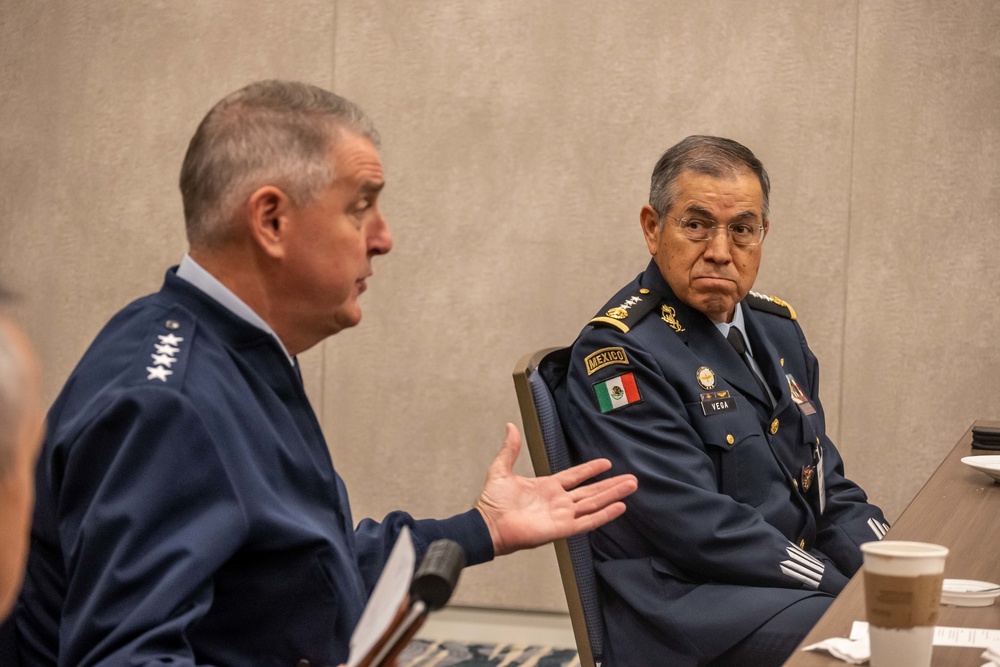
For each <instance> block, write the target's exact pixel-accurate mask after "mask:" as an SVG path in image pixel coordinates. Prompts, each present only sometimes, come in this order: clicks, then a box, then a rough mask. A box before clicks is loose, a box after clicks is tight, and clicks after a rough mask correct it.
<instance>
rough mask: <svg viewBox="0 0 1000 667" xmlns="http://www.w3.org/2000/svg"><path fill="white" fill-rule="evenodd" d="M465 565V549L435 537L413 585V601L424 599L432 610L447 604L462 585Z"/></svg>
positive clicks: (411, 589)
mask: <svg viewBox="0 0 1000 667" xmlns="http://www.w3.org/2000/svg"><path fill="white" fill-rule="evenodd" d="M464 567H465V550H464V549H463V548H462V546H461V545H460V544H458V542H454V541H452V540H434V541H433V542H431V545H430V546H429V547H427V553H426V554H424V559H423V560H422V561H421V562H420V567H418V568H417V571H416V573H415V574H414V575H413V582H412V583H411V584H410V600H411V601H416V600H420V601H422V602H423V603H424V604H425V605H427V609H428V611H437V610H438V609H440V608H441V607H443V606H444V605H445V604H446V603H447V602H448V599H449V598H450V597H451V594H452V593H453V592H454V590H455V586H457V585H458V575H459V574H461V573H462V568H464Z"/></svg>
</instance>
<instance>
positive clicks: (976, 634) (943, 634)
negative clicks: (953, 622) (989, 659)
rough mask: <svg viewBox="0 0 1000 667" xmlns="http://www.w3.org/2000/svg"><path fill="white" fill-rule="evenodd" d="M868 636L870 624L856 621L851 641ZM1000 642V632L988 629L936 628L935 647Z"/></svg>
mask: <svg viewBox="0 0 1000 667" xmlns="http://www.w3.org/2000/svg"><path fill="white" fill-rule="evenodd" d="M867 636H868V623H866V622H865V621H854V625H852V626H851V639H855V640H856V639H860V638H862V637H867ZM996 642H1000V630H990V629H987V628H950V627H947V626H943V625H939V626H937V627H936V628H934V645H935V646H972V647H975V648H986V647H987V646H989V645H990V644H994V643H996Z"/></svg>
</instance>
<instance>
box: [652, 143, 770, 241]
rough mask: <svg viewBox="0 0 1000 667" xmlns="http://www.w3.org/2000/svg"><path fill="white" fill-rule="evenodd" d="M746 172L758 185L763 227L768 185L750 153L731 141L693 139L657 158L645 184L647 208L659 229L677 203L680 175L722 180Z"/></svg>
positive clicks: (761, 170)
mask: <svg viewBox="0 0 1000 667" xmlns="http://www.w3.org/2000/svg"><path fill="white" fill-rule="evenodd" d="M745 169H749V170H750V171H751V172H753V174H754V175H755V176H756V177H757V180H759V181H760V189H761V192H762V193H763V195H764V198H763V206H762V208H763V211H762V212H761V213H762V215H763V216H764V220H763V222H764V223H765V224H766V223H767V221H768V215H769V213H770V205H769V197H770V193H771V181H770V179H768V177H767V171H766V170H765V169H764V165H763V164H762V163H761V161H760V160H758V159H757V156H755V155H754V154H753V152H752V151H751V150H750V149H749V148H747V147H746V146H744V145H743V144H740V143H738V142H736V141H733V140H732V139H724V138H722V137H710V136H700V135H694V136H690V137H688V138H686V139H684V140H683V141H681V142H680V143H678V144H676V145H674V146H672V147H670V148H668V149H667V152H666V153H664V154H663V155H662V156H660V159H659V161H658V162H657V163H656V166H655V167H653V175H652V178H651V179H650V184H649V205H650V206H651V207H652V208H653V210H654V211H656V214H657V215H658V216H659V218H660V227H661V228H662V227H663V220H664V216H665V215H666V213H667V211H669V210H670V209H671V207H672V206H673V205H674V202H675V201H676V200H677V195H678V193H677V190H676V182H677V178H678V177H679V176H680V175H681V172H685V171H693V172H696V173H699V174H705V175H706V176H714V177H715V178H723V177H726V176H735V175H737V174H738V173H739V172H741V171H743V170H745Z"/></svg>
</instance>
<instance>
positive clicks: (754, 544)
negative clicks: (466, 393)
mask: <svg viewBox="0 0 1000 667" xmlns="http://www.w3.org/2000/svg"><path fill="white" fill-rule="evenodd" d="M743 304H744V305H749V306H750V307H749V308H744V310H743V312H744V318H745V326H746V329H747V332H746V333H747V335H748V336H749V339H750V342H751V346H752V349H753V351H754V355H755V360H756V361H757V362H758V364H759V366H760V367H761V370H762V373H763V376H764V378H765V379H766V381H767V384H768V387H769V388H770V389H771V391H772V393H773V394H774V395H775V397H776V399H777V405H775V406H774V407H770V405H769V402H768V401H767V399H766V397H765V396H764V395H763V393H762V391H761V388H760V387H759V386H758V385H757V383H756V382H755V380H754V379H753V376H752V375H750V371H749V369H748V368H747V366H746V365H745V364H744V363H743V361H742V360H741V359H740V357H739V356H738V355H737V354H736V352H735V351H734V350H733V348H732V346H730V345H729V343H728V342H727V341H726V339H725V338H724V337H723V336H722V334H721V333H720V332H719V330H718V329H717V328H716V327H715V325H714V324H713V323H712V322H711V321H710V320H709V319H708V318H707V317H705V316H704V315H703V314H701V313H700V312H698V311H695V310H694V309H692V308H690V307H688V306H687V305H686V304H684V303H683V302H681V301H680V300H679V299H678V298H677V297H676V296H675V295H674V294H673V293H672V292H671V290H670V288H669V287H668V285H667V284H666V281H665V280H664V279H663V277H662V275H661V274H660V271H659V269H658V268H657V266H656V265H655V264H654V263H652V262H650V265H649V267H648V268H647V269H646V271H645V272H644V273H642V274H640V275H639V276H638V277H637V278H636V280H635V281H633V282H632V283H630V284H629V285H628V286H626V287H625V288H624V289H622V290H621V291H620V292H619V293H618V294H617V295H615V297H614V298H612V299H611V301H610V302H608V304H607V305H606V306H605V308H604V309H602V311H601V313H600V315H599V316H598V317H597V318H595V320H594V321H592V323H591V325H589V326H587V327H586V328H585V329H584V330H583V332H582V333H581V334H580V336H579V338H578V339H577V340H576V342H575V343H574V345H573V347H572V350H571V353H570V354H569V356H568V359H567V358H566V354H565V353H564V354H563V355H559V354H556V355H550V357H549V358H547V359H546V360H545V363H543V364H542V367H541V372H542V373H543V374H544V376H545V377H546V379H547V381H548V382H549V384H550V386H552V387H554V391H555V395H556V400H557V404H558V408H559V414H560V417H561V419H562V423H563V425H564V427H565V429H566V431H567V436H568V439H569V441H570V443H571V447H572V448H573V450H574V456H575V458H576V459H578V460H579V461H582V460H587V459H592V458H595V457H600V456H604V457H607V458H609V459H611V461H612V463H613V466H614V467H613V469H614V470H615V471H617V472H630V473H634V474H635V475H636V476H637V477H638V478H639V489H638V491H636V492H635V493H634V494H633V495H632V496H630V497H629V498H626V500H625V502H626V504H627V505H628V510H627V512H626V513H625V514H624V515H623V516H622V517H621V518H619V519H617V520H615V521H613V522H611V523H610V524H608V525H606V526H604V527H603V528H601V529H598V530H597V531H596V532H595V533H594V534H593V535H592V537H591V544H592V548H593V551H594V554H595V558H596V560H597V574H598V580H599V582H600V584H601V588H602V602H603V606H604V616H605V620H606V626H607V630H606V634H607V636H606V644H605V646H606V654H605V665H606V666H607V667H622V666H625V665H627V666H636V667H650V666H653V665H671V666H678V667H683V666H687V665H703V664H706V663H707V662H709V661H710V660H711V659H713V658H714V657H717V656H719V655H720V654H722V653H723V652H725V651H726V650H728V649H729V648H731V647H732V646H734V645H735V644H736V643H737V642H739V641H740V640H741V639H743V638H744V637H746V636H747V635H749V634H750V633H752V632H753V631H754V630H755V629H756V628H758V627H759V626H760V625H761V624H763V623H764V622H766V621H767V620H768V619H769V618H771V617H773V616H774V615H775V614H777V613H778V612H780V611H781V610H783V609H785V608H786V607H788V606H789V605H791V604H793V603H794V602H796V601H797V600H800V599H802V598H804V597H808V596H811V595H822V594H836V593H837V592H839V591H840V590H841V589H842V588H843V586H844V585H845V584H846V583H847V580H848V578H849V577H850V576H851V575H853V574H854V572H855V571H856V570H857V569H858V567H859V566H860V565H861V554H860V551H859V549H858V545H859V544H861V543H862V542H865V541H871V540H874V539H878V538H880V537H881V536H882V535H884V533H885V531H886V529H887V526H886V524H885V519H884V517H883V515H882V512H881V511H880V510H879V509H878V508H877V507H875V506H874V505H871V504H869V503H868V502H867V498H866V496H865V494H864V492H863V491H862V490H861V489H860V488H859V487H858V486H857V485H855V484H854V483H853V482H851V481H850V480H848V479H846V478H845V477H844V467H843V463H842V461H841V459H840V456H839V454H838V453H837V449H836V447H834V445H833V443H832V442H831V441H830V440H829V438H827V435H826V426H825V423H824V415H823V408H822V406H821V405H820V402H819V394H818V389H819V372H818V365H817V362H816V358H815V357H814V356H813V354H812V352H810V350H809V347H808V346H807V345H806V340H805V337H804V336H803V334H802V330H801V329H800V328H799V325H798V322H797V321H796V320H795V319H794V314H793V313H792V311H791V309H790V308H789V307H787V305H785V304H783V302H780V301H775V300H773V299H771V298H769V297H761V296H754V295H751V296H748V297H747V298H746V299H744V301H743ZM793 393H794V395H793ZM797 401H798V402H797ZM821 456H822V461H820V458H821ZM821 492H822V493H823V496H824V497H823V502H822V508H821V507H820V493H821ZM821 509H822V511H821Z"/></svg>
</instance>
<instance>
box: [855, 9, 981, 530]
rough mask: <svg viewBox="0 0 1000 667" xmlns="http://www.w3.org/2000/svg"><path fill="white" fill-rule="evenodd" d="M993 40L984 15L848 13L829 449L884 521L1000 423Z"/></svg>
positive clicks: (952, 11)
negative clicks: (840, 388)
mask: <svg viewBox="0 0 1000 667" xmlns="http://www.w3.org/2000/svg"><path fill="white" fill-rule="evenodd" d="M998 32H1000V5H998V4H996V3H993V2H982V1H973V0H962V1H957V2H947V3H941V2H934V1H933V0H919V1H917V0H909V1H906V2H893V3H875V2H873V3H867V2H865V3H861V13H860V37H859V47H858V53H859V59H858V60H859V66H858V94H857V132H856V143H855V159H854V176H853V195H852V198H851V243H850V264H849V270H848V279H849V281H848V311H847V320H846V325H847V335H846V353H845V356H844V364H845V372H844V403H843V419H844V438H843V440H844V449H845V453H846V455H847V456H848V461H849V469H848V472H851V471H853V472H854V474H855V476H856V477H857V478H858V479H859V480H861V481H862V482H863V483H864V485H865V487H866V488H867V489H868V491H869V494H870V495H871V496H872V498H873V499H874V500H876V501H878V502H879V503H880V504H882V506H883V507H884V508H885V509H886V510H887V513H888V514H889V515H890V518H892V517H895V516H897V515H898V514H899V512H900V511H902V509H903V508H904V507H905V506H906V504H907V503H908V502H909V500H910V498H912V497H913V495H914V494H915V493H916V492H917V490H918V489H919V488H920V486H921V485H922V484H923V482H924V480H926V478H927V477H928V476H929V474H930V473H931V472H932V471H933V470H934V468H935V467H936V466H937V465H938V463H939V462H940V461H941V459H942V457H943V456H944V455H945V454H946V453H947V451H948V450H949V449H950V448H951V447H952V446H953V445H954V443H955V441H956V440H957V439H958V438H959V436H961V435H962V433H964V432H965V430H966V429H967V428H968V426H969V425H970V423H971V422H972V420H974V419H977V418H992V419H998V418H1000V407H998V402H997V396H998V395H1000V373H998V372H997V367H998V363H1000V354H998V352H997V343H996V332H997V329H998V325H1000V297H998V292H997V289H996V286H997V285H998V284H1000V265H998V263H997V261H996V255H997V248H998V247H1000V225H998V224H997V222H996V215H997V208H998V204H1000V41H998V40H997V34H998ZM984 481H985V480H984Z"/></svg>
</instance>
